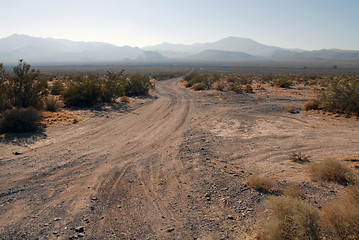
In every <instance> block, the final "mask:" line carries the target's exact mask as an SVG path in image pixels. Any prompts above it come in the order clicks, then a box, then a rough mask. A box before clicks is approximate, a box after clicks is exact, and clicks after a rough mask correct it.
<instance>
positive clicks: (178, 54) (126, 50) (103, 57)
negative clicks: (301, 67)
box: [0, 34, 359, 64]
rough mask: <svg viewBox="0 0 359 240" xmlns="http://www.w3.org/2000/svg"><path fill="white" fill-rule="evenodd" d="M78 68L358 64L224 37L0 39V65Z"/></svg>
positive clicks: (339, 55)
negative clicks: (122, 42)
mask: <svg viewBox="0 0 359 240" xmlns="http://www.w3.org/2000/svg"><path fill="white" fill-rule="evenodd" d="M19 59H26V61H28V62H31V63H36V64H40V63H46V64H81V63H119V62H123V61H127V62H128V61H135V62H136V61H141V62H151V61H175V60H181V61H192V60H193V61H220V62H224V61H227V62H230V61H232V62H235V61H254V60H266V61H276V60H280V61H283V60H284V61H285V60H286V59H291V60H293V59H297V60H301V61H307V60H308V59H323V60H325V59H330V60H355V61H357V60H358V61H359V51H357V50H341V49H320V50H313V51H308V50H302V49H285V48H281V47H276V46H268V45H265V44H262V43H259V42H256V41H255V40H252V39H250V38H239V37H233V36H232V37H227V38H223V39H220V40H218V41H215V42H207V43H194V44H189V45H186V44H181V43H179V44H173V43H167V42H163V43H161V44H157V45H152V46H147V47H143V48H138V47H131V46H116V45H113V44H110V43H103V42H84V41H80V42H78V41H71V40H67V39H55V38H39V37H32V36H28V35H24V34H13V35H10V36H9V37H6V38H1V39H0V63H1V62H2V63H10V64H13V63H16V62H17V61H18V60H19Z"/></svg>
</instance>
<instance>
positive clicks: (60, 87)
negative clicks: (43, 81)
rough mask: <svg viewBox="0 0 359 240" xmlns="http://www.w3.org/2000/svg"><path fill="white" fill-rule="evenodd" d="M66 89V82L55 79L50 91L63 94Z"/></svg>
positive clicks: (54, 93) (53, 93)
mask: <svg viewBox="0 0 359 240" xmlns="http://www.w3.org/2000/svg"><path fill="white" fill-rule="evenodd" d="M64 90H65V87H64V84H63V83H62V82H61V81H59V80H56V81H54V83H53V84H52V86H51V88H50V92H51V94H52V95H61V92H62V91H64Z"/></svg>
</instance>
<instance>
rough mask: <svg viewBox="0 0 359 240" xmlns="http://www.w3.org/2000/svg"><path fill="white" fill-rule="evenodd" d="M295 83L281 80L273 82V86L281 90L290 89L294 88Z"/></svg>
mask: <svg viewBox="0 0 359 240" xmlns="http://www.w3.org/2000/svg"><path fill="white" fill-rule="evenodd" d="M292 84H293V82H292V81H290V80H288V79H279V80H275V81H273V85H274V86H277V87H280V88H290V87H291V86H292Z"/></svg>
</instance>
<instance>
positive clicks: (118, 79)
mask: <svg viewBox="0 0 359 240" xmlns="http://www.w3.org/2000/svg"><path fill="white" fill-rule="evenodd" d="M123 73H124V70H122V71H121V72H120V73H119V74H117V73H111V72H107V75H106V78H105V79H103V80H102V81H101V83H102V85H101V99H102V101H103V102H113V101H115V100H116V99H117V98H118V97H120V96H123V95H124V94H125V89H124V88H125V87H124V86H125V84H126V78H125V76H124V74H123Z"/></svg>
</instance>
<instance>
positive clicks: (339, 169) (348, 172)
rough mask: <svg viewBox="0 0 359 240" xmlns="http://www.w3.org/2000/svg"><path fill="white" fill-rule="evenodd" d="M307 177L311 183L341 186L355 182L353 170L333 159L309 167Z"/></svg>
mask: <svg viewBox="0 0 359 240" xmlns="http://www.w3.org/2000/svg"><path fill="white" fill-rule="evenodd" d="M309 176H310V177H311V179H312V180H313V181H330V182H337V183H339V184H343V185H348V184H350V183H354V182H355V175H354V172H353V170H352V169H350V168H349V167H347V166H346V165H344V164H343V163H342V162H340V161H338V160H334V159H326V160H324V161H323V162H322V163H317V164H312V165H310V166H309Z"/></svg>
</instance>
